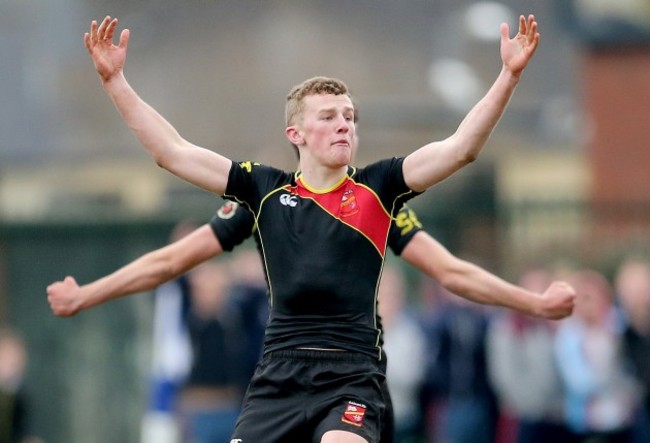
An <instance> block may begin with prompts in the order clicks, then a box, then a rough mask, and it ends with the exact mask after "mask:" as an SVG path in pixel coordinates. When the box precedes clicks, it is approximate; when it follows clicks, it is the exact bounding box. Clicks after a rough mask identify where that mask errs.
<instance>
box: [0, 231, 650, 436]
mask: <svg viewBox="0 0 650 443" xmlns="http://www.w3.org/2000/svg"><path fill="white" fill-rule="evenodd" d="M172 240H173V239H172ZM403 271H404V270H403V269H402V268H401V267H399V266H395V265H393V264H392V263H391V262H390V261H389V262H388V263H387V264H386V266H385V269H384V272H383V276H382V281H381V285H380V288H379V313H380V316H381V319H382V324H383V327H384V331H385V333H384V341H385V351H386V355H387V359H388V360H387V361H388V366H387V381H388V387H389V390H390V393H391V397H392V403H393V408H394V416H395V442H396V443H470V442H471V443H548V442H552V443H619V442H620V443H647V442H650V260H648V259H647V258H642V257H629V258H625V259H624V260H621V261H620V262H619V263H617V266H616V269H615V272H613V275H611V276H609V277H608V276H606V275H605V274H604V273H602V272H599V271H598V270H595V269H581V268H570V267H563V268H562V269H555V268H543V267H531V268H528V269H526V270H525V271H524V272H522V274H521V275H520V278H519V279H518V281H517V282H516V283H518V284H519V285H520V286H522V287H525V288H527V289H531V290H534V291H537V292H540V293H541V292H543V291H544V290H545V288H547V287H548V285H549V283H550V282H551V281H553V280H557V279H561V280H566V281H568V282H570V283H571V284H572V285H573V286H574V288H575V289H576V292H577V299H576V307H575V310H574V313H573V315H572V316H570V317H568V318H566V319H564V320H560V321H550V320H544V319H540V318H534V317H530V316H526V315H523V314H520V313H517V312H515V311H511V310H507V309H501V308H494V307H487V306H483V305H479V304H476V303H472V302H469V301H466V300H465V299H463V298H461V297H458V296H456V295H454V294H452V293H449V292H447V291H446V290H445V289H444V288H442V287H441V286H439V285H438V284H437V283H435V282H434V281H433V280H431V279H428V278H425V277H421V280H420V283H421V284H419V285H408V284H407V281H406V278H405V277H406V276H405V274H404V272H403ZM414 286H415V287H416V289H409V288H410V287H414ZM153 300H154V304H153V312H154V317H153V318H154V329H153V332H152V337H153V352H152V356H153V358H152V364H151V370H150V389H149V392H150V395H149V399H148V410H147V411H146V413H145V415H144V417H143V421H142V443H154V442H155V443H179V442H183V443H222V442H225V443H228V442H229V441H230V432H231V430H232V427H233V426H234V422H235V420H236V418H237V416H238V413H239V409H240V405H241V400H242V396H243V394H244V391H245V389H246V386H247V383H248V380H249V379H250V377H251V375H252V373H253V371H254V368H255V365H256V363H257V361H258V359H259V357H260V355H261V347H262V342H263V336H264V327H265V324H266V319H267V317H268V300H267V295H266V282H265V278H264V273H263V269H262V265H261V260H260V257H259V255H258V253H257V251H255V250H252V249H242V250H240V251H237V252H234V253H232V254H227V255H225V256H223V257H221V258H219V259H217V260H213V261H210V262H207V263H204V264H202V265H199V266H198V267H196V268H195V269H193V270H192V271H190V272H189V273H188V274H187V275H184V276H183V277H181V278H179V279H177V280H174V281H171V282H169V283H166V284H164V285H162V286H160V287H158V288H157V289H156V290H155V292H154V294H153ZM26 365H27V351H26V347H25V344H24V342H23V341H22V339H21V338H20V336H19V334H18V333H17V332H15V331H11V330H3V331H1V333H0V443H5V442H6V443H25V442H30V441H38V440H36V439H31V440H30V437H29V432H28V425H27V423H28V421H27V420H28V418H29V409H27V407H26V403H25V400H26V399H25V398H24V395H23V390H22V375H23V373H24V371H25V367H26Z"/></svg>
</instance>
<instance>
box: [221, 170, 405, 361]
mask: <svg viewBox="0 0 650 443" xmlns="http://www.w3.org/2000/svg"><path fill="white" fill-rule="evenodd" d="M402 161H403V158H393V159H388V160H383V161H380V162H377V163H374V164H372V165H369V166H367V167H366V168H360V169H356V168H354V167H349V168H348V174H347V175H346V176H345V177H344V178H343V179H341V181H340V182H339V183H337V184H336V185H335V186H333V187H331V188H329V189H326V190H315V189H313V188H310V187H309V186H308V185H307V184H305V183H303V182H302V180H301V175H300V173H299V172H298V173H288V172H284V171H281V170H278V169H275V168H272V167H268V166H262V165H259V164H256V163H250V162H242V163H233V166H232V167H231V170H230V175H229V178H228V186H227V189H226V192H225V194H224V196H225V197H226V198H229V199H233V200H235V201H237V202H239V203H241V204H243V205H244V206H245V207H246V208H247V209H249V210H250V211H251V212H252V213H253V215H254V218H255V221H256V224H257V240H258V242H259V247H260V250H261V253H262V258H263V262H264V266H265V270H266V274H267V282H268V284H269V297H270V306H271V312H270V318H269V324H268V327H267V331H266V337H265V352H271V351H275V350H281V349H289V348H300V347H315V348H326V349H330V348H331V349H344V350H349V351H356V352H362V353H365V354H368V355H372V356H375V357H379V356H380V355H381V331H380V325H379V319H378V315H377V309H376V306H377V303H376V295H377V287H378V284H379V277H380V274H381V268H382V265H383V260H384V256H385V251H386V245H387V242H388V233H389V227H390V223H391V220H392V216H393V215H396V214H397V212H398V209H399V208H400V207H401V206H402V204H403V203H404V202H405V201H406V200H408V199H409V198H411V197H412V196H414V195H415V193H414V192H413V191H411V190H410V189H408V187H407V186H406V183H405V182H404V178H403V174H402Z"/></svg>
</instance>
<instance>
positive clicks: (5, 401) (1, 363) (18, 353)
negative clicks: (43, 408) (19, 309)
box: [0, 328, 40, 443]
mask: <svg viewBox="0 0 650 443" xmlns="http://www.w3.org/2000/svg"><path fill="white" fill-rule="evenodd" d="M26 368H27V349H26V346H25V343H24V341H23V339H22V337H21V336H20V335H19V334H18V333H17V332H16V331H14V330H12V329H10V328H0V443H28V442H30V443H31V442H38V441H40V439H37V438H36V437H32V436H30V435H29V434H30V430H29V421H28V419H29V406H28V405H27V399H26V394H25V391H24V385H23V377H24V375H25V370H26Z"/></svg>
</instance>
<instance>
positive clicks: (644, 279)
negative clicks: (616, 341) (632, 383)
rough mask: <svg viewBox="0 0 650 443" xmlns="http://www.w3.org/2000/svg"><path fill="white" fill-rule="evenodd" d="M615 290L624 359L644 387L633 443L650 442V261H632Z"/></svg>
mask: <svg viewBox="0 0 650 443" xmlns="http://www.w3.org/2000/svg"><path fill="white" fill-rule="evenodd" d="M615 288H616V293H617V295H618V300H619V302H620V306H621V308H622V311H623V315H624V319H625V328H624V332H623V343H624V351H625V356H626V357H627V358H628V361H629V363H631V365H632V369H633V370H634V374H635V376H636V377H637V379H638V380H639V382H640V383H641V385H642V387H643V402H642V407H641V408H640V410H639V415H638V417H637V420H636V423H635V427H634V442H635V443H647V442H650V261H648V260H646V259H637V258H629V259H627V260H625V261H623V262H622V263H621V264H620V266H619V268H618V270H617V273H616V279H615Z"/></svg>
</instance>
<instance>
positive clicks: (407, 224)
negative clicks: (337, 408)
mask: <svg viewBox="0 0 650 443" xmlns="http://www.w3.org/2000/svg"><path fill="white" fill-rule="evenodd" d="M395 226H397V227H398V228H399V229H400V230H401V234H402V235H403V236H404V235H406V234H408V233H409V232H411V231H412V230H413V229H414V228H420V229H421V228H422V223H420V220H418V216H417V215H415V211H414V210H412V209H410V208H409V209H408V210H406V211H400V212H399V213H398V214H397V217H395Z"/></svg>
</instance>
